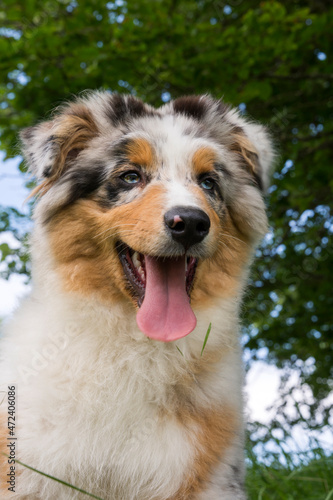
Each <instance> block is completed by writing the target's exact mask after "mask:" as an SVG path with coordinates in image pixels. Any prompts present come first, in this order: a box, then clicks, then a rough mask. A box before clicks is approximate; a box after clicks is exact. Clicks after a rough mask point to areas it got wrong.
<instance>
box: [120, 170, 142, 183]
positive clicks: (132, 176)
mask: <svg viewBox="0 0 333 500" xmlns="http://www.w3.org/2000/svg"><path fill="white" fill-rule="evenodd" d="M120 178H121V179H122V180H123V181H125V182H126V183H127V184H138V183H139V182H140V181H141V177H140V174H138V173H137V172H126V173H125V174H123V175H122V176H121V177H120Z"/></svg>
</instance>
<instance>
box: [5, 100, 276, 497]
mask: <svg viewBox="0 0 333 500" xmlns="http://www.w3.org/2000/svg"><path fill="white" fill-rule="evenodd" d="M21 140H22V150H23V154H24V157H25V159H26V162H27V164H28V166H29V169H30V171H31V172H32V173H33V175H34V176H35V177H36V179H37V187H36V188H35V189H34V191H33V192H32V196H35V197H36V203H35V206H34V216H33V217H34V225H35V227H34V231H33V234H32V237H31V258H32V282H33V286H32V292H31V294H30V296H29V297H27V298H26V299H25V300H24V301H23V303H22V304H21V306H20V308H19V309H18V311H17V312H16V313H15V314H14V317H13V318H12V320H11V321H10V322H9V324H8V325H7V327H6V332H5V335H4V339H3V341H2V345H1V355H2V358H3V360H2V364H1V390H2V391H3V394H4V393H5V394H6V398H7V396H8V405H9V406H8V408H11V409H12V410H13V409H14V410H15V412H14V413H11V416H12V417H15V418H16V420H15V421H13V420H12V419H10V420H8V415H7V403H6V401H7V399H6V400H5V403H3V404H2V408H1V410H2V416H1V420H2V423H3V430H2V448H1V451H3V452H4V453H5V454H6V455H7V456H4V455H1V457H2V458H1V460H2V462H3V463H2V465H3V467H2V470H3V471H4V472H5V473H4V474H2V481H3V484H2V492H3V493H2V497H4V498H7V497H8V498H18V499H36V500H37V499H39V500H56V499H72V498H80V499H81V498H86V495H85V494H84V493H82V492H80V491H79V489H81V490H84V491H85V492H89V493H90V494H92V495H95V497H99V498H102V499H103V500H190V499H192V500H221V499H223V500H235V499H238V500H241V499H245V498H246V493H245V489H244V456H243V455H244V422H243V420H244V419H243V400H242V385H243V369H242V362H241V351H240V345H239V333H238V332H239V310H240V305H241V300H242V296H243V292H244V287H245V285H246V281H247V278H248V273H249V266H250V264H251V262H252V260H253V255H254V250H255V248H256V245H257V244H258V242H259V241H260V239H261V238H262V237H263V235H264V234H265V232H266V231H267V217H266V213H265V203H264V196H263V195H264V193H265V191H266V189H267V186H268V181H269V174H270V170H271V165H272V163H273V159H274V151H273V146H272V141H271V138H270V135H269V133H268V132H267V130H266V129H265V127H263V126H262V125H260V124H257V123H255V122H251V121H249V120H248V119H245V118H244V117H243V116H242V115H241V114H240V113H239V112H238V111H237V110H236V109H232V108H231V107H230V106H228V105H227V104H225V103H224V102H223V101H221V100H216V99H214V98H213V97H211V96H209V95H203V96H185V97H180V98H177V99H175V100H174V101H170V102H169V103H166V104H164V105H163V106H162V107H160V108H158V109H156V108H154V107H152V106H150V105H148V104H145V103H143V102H142V101H141V100H139V99H137V98H136V97H133V96H131V95H118V94H111V93H108V92H104V91H96V92H90V93H86V94H84V95H82V96H80V97H79V98H77V99H76V100H75V101H73V102H71V103H67V104H65V105H64V106H63V107H61V108H59V109H58V110H57V112H56V113H55V114H54V115H53V117H52V119H51V120H49V121H46V122H42V123H39V124H37V125H36V126H33V127H30V128H27V129H25V130H23V131H22V133H21ZM14 397H15V401H14ZM8 413H9V412H8ZM10 431H11V432H12V434H10ZM8 443H9V444H8ZM11 447H12V448H14V456H13V453H12V448H11ZM9 451H10V453H9ZM11 458H12V459H13V460H14V465H13V466H12V465H10V459H11ZM15 460H19V461H20V462H22V463H23V464H26V465H28V466H29V467H32V468H34V469H37V470H39V471H42V472H43V473H44V474H48V475H51V476H53V477H56V478H58V479H60V480H61V481H64V482H66V483H69V484H71V485H74V486H75V487H76V488H77V489H76V490H74V489H72V488H70V487H69V486H67V485H65V484H61V483H59V482H56V481H54V480H52V479H50V478H48V477H45V476H43V475H41V474H39V473H37V472H35V471H33V470H31V469H28V468H27V467H25V466H23V465H21V464H18V463H17V462H15ZM10 467H14V468H13V469H11V468H10ZM8 478H9V479H8ZM10 480H12V483H14V486H12V483H11V482H10Z"/></svg>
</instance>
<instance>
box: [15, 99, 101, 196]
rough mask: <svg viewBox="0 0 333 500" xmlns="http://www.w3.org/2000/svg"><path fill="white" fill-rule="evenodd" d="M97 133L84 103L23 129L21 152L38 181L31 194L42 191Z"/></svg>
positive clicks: (67, 166)
mask: <svg viewBox="0 0 333 500" xmlns="http://www.w3.org/2000/svg"><path fill="white" fill-rule="evenodd" d="M97 133H98V128H97V124H96V122H95V120H94V118H93V116H92V114H91V112H90V110H89V109H88V108H87V107H86V106H85V105H84V103H74V104H71V105H69V106H68V107H67V108H65V109H64V110H63V112H62V113H60V114H59V115H58V116H57V117H55V118H54V119H53V120H51V121H47V122H43V123H41V124H39V125H36V126H34V127H29V128H26V129H24V130H23V131H22V132H21V134H20V139H21V144H22V151H23V154H24V157H25V160H26V162H27V164H28V168H29V170H30V171H31V173H32V174H33V175H34V176H35V177H36V178H37V180H38V181H39V182H40V184H39V186H38V187H37V188H36V190H35V191H34V193H33V194H35V193H36V191H40V192H41V193H43V192H46V191H47V190H48V189H49V188H50V187H51V186H52V185H53V184H54V182H56V181H57V179H59V178H60V177H61V175H62V174H63V173H64V172H65V171H66V170H68V168H69V167H70V165H71V163H72V162H73V161H74V160H75V158H76V157H77V155H78V154H79V153H80V151H82V150H83V149H85V148H86V147H87V146H88V144H89V142H90V141H91V139H93V138H94V137H95V136H96V135H97Z"/></svg>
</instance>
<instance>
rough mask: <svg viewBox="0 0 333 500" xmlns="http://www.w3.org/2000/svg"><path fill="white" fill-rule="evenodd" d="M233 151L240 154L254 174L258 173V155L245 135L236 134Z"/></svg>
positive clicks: (232, 146)
mask: <svg viewBox="0 0 333 500" xmlns="http://www.w3.org/2000/svg"><path fill="white" fill-rule="evenodd" d="M231 150H232V151H235V152H237V153H239V154H240V155H241V156H242V158H243V159H244V160H245V163H246V165H247V167H248V169H249V171H250V172H251V173H252V174H256V173H257V171H258V153H257V150H256V148H255V147H254V146H253V144H252V143H251V142H250V141H249V139H248V138H247V137H246V136H245V135H243V134H235V135H234V142H233V143H232V145H231Z"/></svg>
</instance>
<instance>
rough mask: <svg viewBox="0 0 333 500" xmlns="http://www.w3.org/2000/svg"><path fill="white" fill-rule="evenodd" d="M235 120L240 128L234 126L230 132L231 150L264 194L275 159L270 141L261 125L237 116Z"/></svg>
mask: <svg viewBox="0 0 333 500" xmlns="http://www.w3.org/2000/svg"><path fill="white" fill-rule="evenodd" d="M237 118H238V120H239V123H240V126H238V125H236V126H235V128H234V130H233V132H232V143H231V149H232V150H233V151H235V152H236V153H238V157H239V160H240V163H241V165H242V166H243V168H244V169H245V170H247V171H248V172H249V173H250V174H251V175H252V177H253V179H254V181H255V183H256V184H257V186H258V187H259V189H260V190H261V191H263V192H264V193H265V192H266V191H267V188H268V186H269V180H270V174H271V170H272V166H273V163H274V157H275V153H274V148H273V144H272V140H271V138H270V136H269V134H268V132H267V131H266V129H265V127H263V126H262V125H259V124H257V123H252V122H247V121H245V120H244V119H243V118H241V117H239V116H237ZM238 120H237V121H238Z"/></svg>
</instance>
